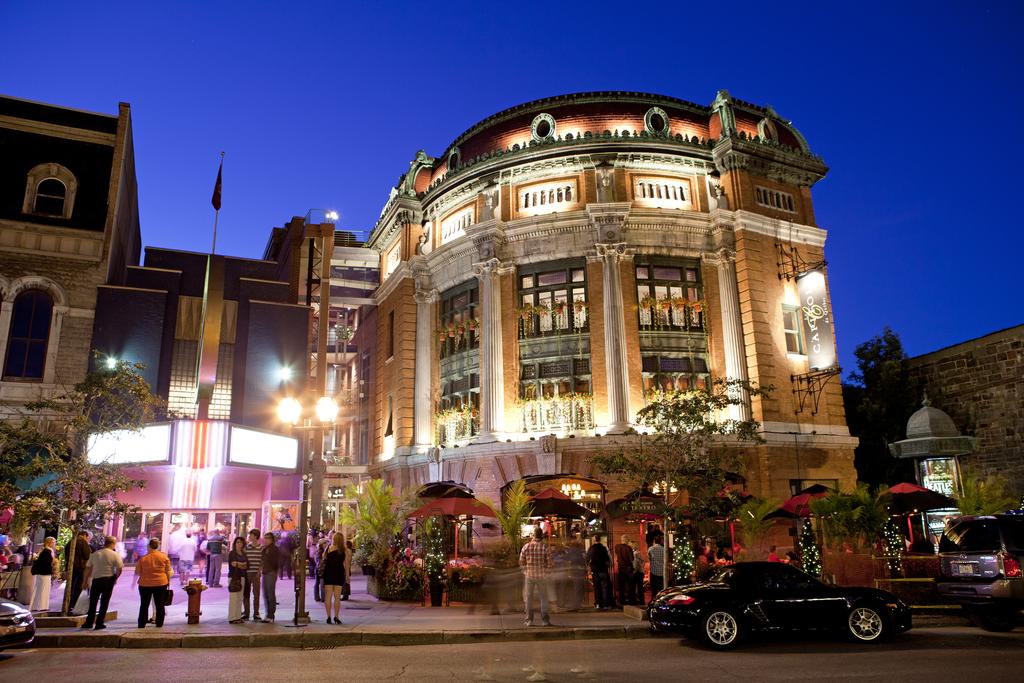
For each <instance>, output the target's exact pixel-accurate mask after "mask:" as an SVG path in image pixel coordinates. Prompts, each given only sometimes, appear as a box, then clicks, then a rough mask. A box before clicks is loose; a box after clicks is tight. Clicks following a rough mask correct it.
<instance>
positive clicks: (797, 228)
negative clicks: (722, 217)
mask: <svg viewBox="0 0 1024 683" xmlns="http://www.w3.org/2000/svg"><path fill="white" fill-rule="evenodd" d="M732 214H733V225H734V227H733V229H734V230H735V231H736V232H740V231H741V230H746V231H748V232H753V233H757V234H759V235H768V236H769V237H772V238H774V239H776V240H779V241H782V242H793V243H796V244H806V245H809V246H812V247H824V246H825V239H826V238H827V237H828V231H826V230H824V229H822V228H817V227H815V226H813V225H803V224H801V223H791V222H789V221H783V220H780V219H778V218H770V217H768V216H763V215H761V214H759V213H754V212H753V211H743V210H739V211H733V212H732Z"/></svg>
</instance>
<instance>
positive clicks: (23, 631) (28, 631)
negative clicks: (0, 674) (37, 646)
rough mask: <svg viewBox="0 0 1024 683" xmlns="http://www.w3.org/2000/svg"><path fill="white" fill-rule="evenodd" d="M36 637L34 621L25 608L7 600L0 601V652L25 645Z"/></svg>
mask: <svg viewBox="0 0 1024 683" xmlns="http://www.w3.org/2000/svg"><path fill="white" fill-rule="evenodd" d="M35 637H36V620H35V619H33V618H32V613H31V612H29V611H28V610H27V609H26V608H25V607H23V606H22V605H19V604H17V603H15V602H9V601H7V600H3V601H0V650H3V649H4V648H8V647H14V646H15V645H26V644H28V643H31V642H32V639H33V638H35Z"/></svg>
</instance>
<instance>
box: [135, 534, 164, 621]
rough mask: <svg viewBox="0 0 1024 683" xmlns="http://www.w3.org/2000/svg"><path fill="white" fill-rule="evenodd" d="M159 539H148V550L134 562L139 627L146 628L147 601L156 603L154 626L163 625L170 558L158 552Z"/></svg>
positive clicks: (147, 615)
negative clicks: (137, 590)
mask: <svg viewBox="0 0 1024 683" xmlns="http://www.w3.org/2000/svg"><path fill="white" fill-rule="evenodd" d="M159 548H160V539H158V538H151V539H149V552H148V553H147V554H146V555H145V556H144V557H141V558H139V561H138V562H137V563H136V564H135V574H136V576H138V577H139V598H140V601H141V604H140V605H139V628H146V620H147V618H148V617H149V601H150V600H153V601H154V602H155V603H156V627H157V628H160V627H161V626H163V625H164V603H165V602H166V600H167V586H168V585H169V584H170V583H171V575H172V574H173V572H172V571H171V560H170V559H169V558H168V557H167V555H165V554H164V553H162V552H160V550H159Z"/></svg>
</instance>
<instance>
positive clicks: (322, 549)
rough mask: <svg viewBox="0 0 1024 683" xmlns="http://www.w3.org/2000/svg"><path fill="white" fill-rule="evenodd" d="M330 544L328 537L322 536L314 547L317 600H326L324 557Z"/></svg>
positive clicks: (314, 586) (315, 593)
mask: <svg viewBox="0 0 1024 683" xmlns="http://www.w3.org/2000/svg"><path fill="white" fill-rule="evenodd" d="M329 545H330V543H329V542H328V541H327V539H326V538H321V539H320V540H319V541H317V544H316V545H315V546H314V547H313V577H314V578H313V599H314V600H315V601H316V602H323V601H324V557H325V556H326V555H327V548H328V546H329Z"/></svg>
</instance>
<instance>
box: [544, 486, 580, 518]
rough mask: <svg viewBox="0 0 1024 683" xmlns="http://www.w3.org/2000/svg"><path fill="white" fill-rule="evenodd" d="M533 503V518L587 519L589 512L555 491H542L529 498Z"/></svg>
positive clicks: (549, 489)
mask: <svg viewBox="0 0 1024 683" xmlns="http://www.w3.org/2000/svg"><path fill="white" fill-rule="evenodd" d="M530 502H532V503H533V514H532V516H533V517H570V518H579V517H583V518H586V517H589V516H590V510H588V509H587V508H585V507H583V506H582V505H580V504H579V503H577V502H575V501H574V500H572V499H571V498H569V496H567V495H565V494H564V493H562V492H561V491H556V490H555V489H551V488H548V489H544V490H543V491H541V492H540V493H538V494H537V495H535V496H530Z"/></svg>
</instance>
